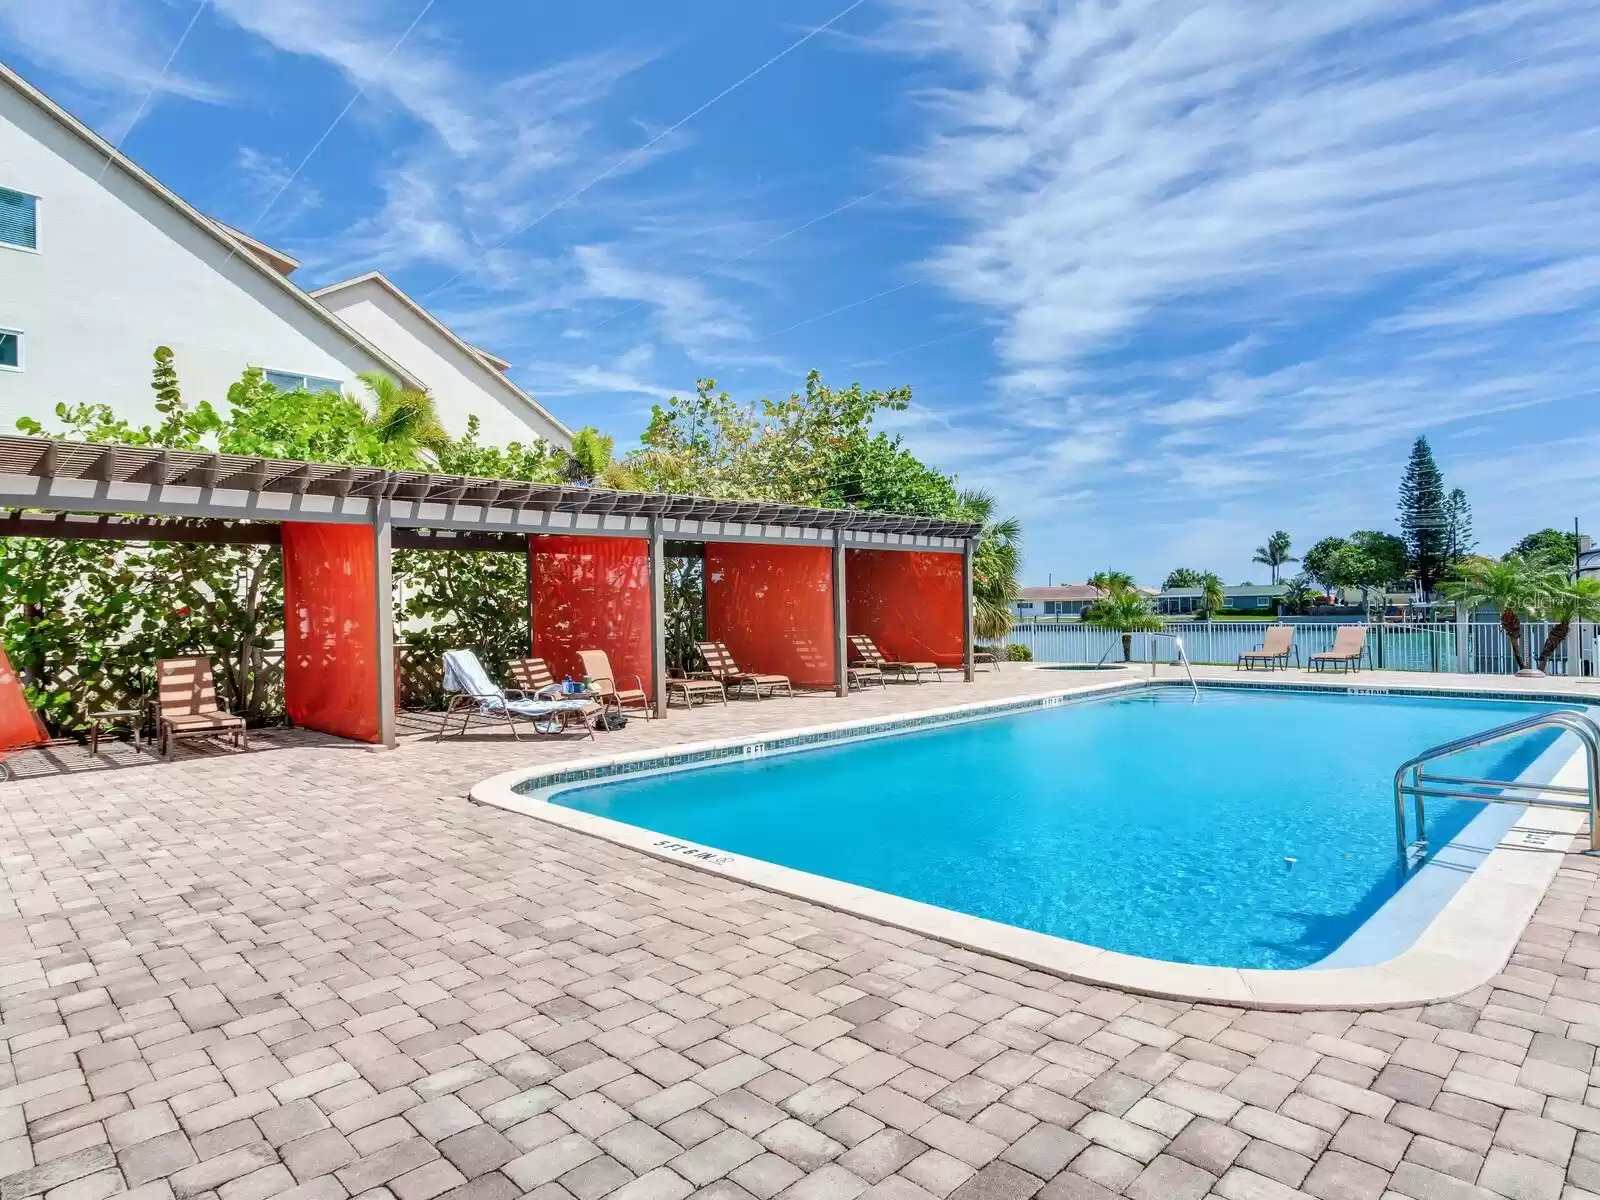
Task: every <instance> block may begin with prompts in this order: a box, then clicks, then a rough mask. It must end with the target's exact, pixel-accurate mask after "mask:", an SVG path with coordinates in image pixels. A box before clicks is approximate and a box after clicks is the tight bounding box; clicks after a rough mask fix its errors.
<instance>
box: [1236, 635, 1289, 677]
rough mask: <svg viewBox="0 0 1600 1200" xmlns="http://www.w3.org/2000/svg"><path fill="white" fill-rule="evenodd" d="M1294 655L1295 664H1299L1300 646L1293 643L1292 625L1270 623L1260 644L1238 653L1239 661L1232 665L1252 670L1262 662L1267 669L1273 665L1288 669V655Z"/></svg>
mask: <svg viewBox="0 0 1600 1200" xmlns="http://www.w3.org/2000/svg"><path fill="white" fill-rule="evenodd" d="M1291 653H1292V654H1293V655H1294V661H1295V664H1296V665H1297V666H1298V665H1300V647H1299V646H1296V645H1295V644H1294V626H1293V625H1270V626H1268V627H1267V632H1266V635H1265V636H1264V637H1263V638H1262V639H1261V645H1259V646H1257V647H1256V648H1255V649H1254V650H1246V651H1245V652H1244V653H1243V654H1241V655H1239V661H1238V662H1237V663H1236V664H1235V665H1234V668H1233V669H1234V670H1236V671H1237V670H1238V669H1239V668H1240V667H1243V668H1244V669H1245V670H1247V671H1253V670H1254V669H1255V665H1256V664H1257V663H1262V664H1264V665H1265V666H1266V667H1267V669H1268V670H1271V669H1272V668H1273V667H1282V668H1283V669H1284V670H1285V671H1287V670H1288V669H1289V655H1290V654H1291Z"/></svg>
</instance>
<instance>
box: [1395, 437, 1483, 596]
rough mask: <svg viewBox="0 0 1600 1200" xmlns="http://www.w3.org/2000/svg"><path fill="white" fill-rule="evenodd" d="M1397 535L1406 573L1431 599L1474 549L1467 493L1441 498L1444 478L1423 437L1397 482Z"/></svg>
mask: <svg viewBox="0 0 1600 1200" xmlns="http://www.w3.org/2000/svg"><path fill="white" fill-rule="evenodd" d="M1400 533H1401V535H1402V537H1403V538H1404V540H1405V544H1406V553H1407V566H1408V569H1409V570H1410V572H1411V574H1413V575H1415V576H1416V579H1417V583H1418V584H1419V585H1421V587H1422V590H1423V592H1425V593H1427V594H1429V595H1431V594H1432V593H1433V591H1434V589H1435V585H1436V584H1437V583H1438V581H1439V580H1440V579H1441V578H1443V577H1444V576H1445V575H1446V574H1448V573H1449V572H1450V570H1451V568H1452V567H1453V566H1454V564H1455V563H1457V562H1458V561H1460V559H1462V558H1463V557H1465V556H1466V555H1467V554H1468V553H1470V552H1471V549H1472V544H1473V543H1472V509H1471V507H1470V506H1469V505H1468V504H1467V496H1466V493H1465V492H1463V491H1462V490H1461V489H1460V488H1456V489H1455V490H1454V491H1452V492H1450V493H1449V494H1448V495H1447V494H1446V493H1445V490H1444V476H1443V474H1441V473H1440V471H1439V465H1438V464H1437V463H1436V462H1434V460H1433V451H1432V449H1430V448H1429V446H1428V439H1427V438H1425V437H1419V438H1418V439H1417V440H1416V442H1414V443H1413V444H1412V447H1411V458H1410V461H1408V462H1407V463H1406V470H1405V474H1404V476H1402V477H1401V480H1400Z"/></svg>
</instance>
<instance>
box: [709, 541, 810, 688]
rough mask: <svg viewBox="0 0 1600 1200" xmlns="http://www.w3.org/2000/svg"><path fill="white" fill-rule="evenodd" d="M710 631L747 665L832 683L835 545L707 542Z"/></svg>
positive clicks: (792, 678) (799, 681)
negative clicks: (833, 550) (831, 547)
mask: <svg viewBox="0 0 1600 1200" xmlns="http://www.w3.org/2000/svg"><path fill="white" fill-rule="evenodd" d="M706 634H707V636H708V637H710V639H711V640H712V641H718V642H724V643H726V644H727V647H728V651H729V653H730V654H732V655H733V657H734V660H735V661H736V662H737V663H738V664H739V668H740V669H741V670H744V671H749V672H752V673H756V674H759V673H768V674H777V675H787V676H788V677H789V680H790V682H792V683H795V684H800V685H804V686H808V687H829V686H832V684H833V682H834V669H833V656H834V645H833V641H834V638H833V552H832V551H831V550H830V549H829V548H828V547H826V546H821V547H817V546H763V545H760V544H756V543H745V542H710V543H707V545H706Z"/></svg>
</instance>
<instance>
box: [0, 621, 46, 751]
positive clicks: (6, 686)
mask: <svg viewBox="0 0 1600 1200" xmlns="http://www.w3.org/2000/svg"><path fill="white" fill-rule="evenodd" d="M48 740H49V734H47V733H46V732H45V728H44V722H42V721H41V720H39V714H38V713H36V712H34V711H33V709H32V708H31V707H30V706H29V704H28V697H27V696H26V695H25V694H24V693H23V690H22V680H21V679H19V678H18V677H17V673H16V672H15V671H13V670H12V669H11V660H10V659H9V658H7V657H6V648H5V647H4V646H0V750H15V749H17V748H19V747H21V746H38V745H40V744H42V743H44V742H46V741H48Z"/></svg>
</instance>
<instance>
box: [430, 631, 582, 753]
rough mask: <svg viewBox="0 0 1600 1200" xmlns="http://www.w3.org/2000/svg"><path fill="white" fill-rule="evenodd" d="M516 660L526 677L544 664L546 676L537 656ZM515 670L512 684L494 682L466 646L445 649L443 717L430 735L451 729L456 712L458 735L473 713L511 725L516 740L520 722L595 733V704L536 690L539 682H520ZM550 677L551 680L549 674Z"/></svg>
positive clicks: (546, 730) (539, 728) (552, 731)
mask: <svg viewBox="0 0 1600 1200" xmlns="http://www.w3.org/2000/svg"><path fill="white" fill-rule="evenodd" d="M529 663H538V668H535V667H532V666H527V665H525V664H529ZM518 665H519V666H524V670H523V671H522V672H521V674H522V678H523V680H524V681H525V682H529V683H532V682H533V681H534V680H536V679H537V678H538V677H539V668H543V674H544V677H545V678H546V679H549V676H550V671H549V668H547V667H545V666H544V663H543V662H542V661H541V660H539V659H531V660H530V659H524V660H522V663H520V664H518ZM517 673H518V672H517V669H516V668H515V667H513V668H512V675H513V686H512V687H510V688H500V687H496V686H495V684H494V681H493V680H492V679H490V678H489V673H488V672H487V671H486V670H484V668H483V664H482V663H481V662H479V661H478V656H477V655H476V654H474V653H473V652H472V651H471V650H446V651H445V652H444V692H445V707H444V718H443V720H441V721H440V723H439V732H438V734H437V735H436V736H435V737H434V741H441V740H443V738H444V735H445V734H446V733H448V732H449V730H450V722H451V719H452V718H454V717H457V716H459V717H460V718H461V728H460V729H459V730H457V731H456V733H457V736H461V735H462V734H465V733H466V732H467V726H468V725H470V724H472V720H473V718H474V717H478V718H482V719H484V720H487V721H490V722H492V723H494V724H501V723H504V724H505V725H506V726H507V727H509V728H510V730H511V736H512V737H513V738H515V739H517V740H518V741H521V740H522V735H521V734H520V733H519V732H517V725H518V723H519V722H522V723H525V724H529V725H532V726H533V731H534V732H535V733H541V734H546V735H550V736H555V735H559V734H563V733H565V732H567V731H568V730H569V729H581V730H583V731H584V732H585V733H587V734H588V735H589V736H590V737H591V738H593V737H594V726H593V725H592V723H591V722H592V721H593V719H594V718H595V717H598V716H599V715H600V711H601V710H600V706H599V705H598V704H596V703H594V701H592V700H589V699H585V698H581V697H573V698H571V699H565V700H564V699H562V698H560V696H559V695H555V696H539V695H536V694H535V693H536V692H537V691H538V686H539V685H535V686H534V687H532V688H525V687H523V686H522V685H521V684H520V683H516V682H515V678H516V676H517ZM550 682H551V683H554V680H550Z"/></svg>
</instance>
